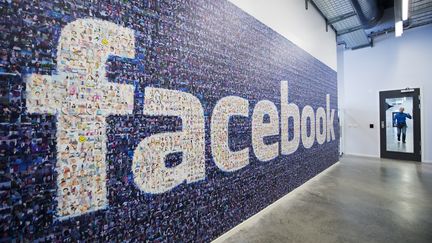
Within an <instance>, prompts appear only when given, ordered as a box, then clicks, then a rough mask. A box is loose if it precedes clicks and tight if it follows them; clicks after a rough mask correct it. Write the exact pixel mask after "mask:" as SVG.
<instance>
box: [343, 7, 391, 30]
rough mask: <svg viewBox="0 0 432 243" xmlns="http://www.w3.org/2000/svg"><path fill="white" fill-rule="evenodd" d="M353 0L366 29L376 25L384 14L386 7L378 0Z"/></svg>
mask: <svg viewBox="0 0 432 243" xmlns="http://www.w3.org/2000/svg"><path fill="white" fill-rule="evenodd" d="M351 2H352V5H353V7H354V9H355V10H356V12H357V15H358V17H359V19H360V22H361V23H362V25H363V28H365V29H369V28H372V27H374V26H375V25H376V24H377V23H378V21H379V20H380V19H381V17H382V15H383V11H384V9H382V7H381V5H380V4H379V2H378V0H351Z"/></svg>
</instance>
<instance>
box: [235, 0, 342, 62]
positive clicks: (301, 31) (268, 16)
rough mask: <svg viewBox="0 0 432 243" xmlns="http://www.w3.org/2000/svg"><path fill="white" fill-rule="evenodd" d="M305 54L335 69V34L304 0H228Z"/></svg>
mask: <svg viewBox="0 0 432 243" xmlns="http://www.w3.org/2000/svg"><path fill="white" fill-rule="evenodd" d="M229 1H230V2H232V3H233V4H235V5H237V6H238V7H239V8H241V9H242V10H243V11H245V12H247V13H248V14H250V15H252V16H253V17H255V18H256V19H258V20H259V21H261V22H262V23H264V24H265V25H267V26H269V27H270V28H272V29H273V30H275V31H276V32H278V33H279V34H281V35H283V36H284V37H285V38H287V39H288V40H290V41H291V42H293V43H294V44H296V45H297V46H299V47H300V48H302V49H304V50H305V51H307V52H308V53H309V54H311V55H312V56H314V57H315V58H317V59H318V60H320V61H321V62H323V63H324V64H326V65H327V66H329V67H331V68H332V69H334V70H336V68H337V63H336V62H337V61H336V37H335V33H334V31H333V30H331V29H330V28H329V31H328V32H326V29H325V21H324V19H323V17H321V15H320V14H319V13H318V11H317V10H316V9H315V8H314V7H313V6H311V5H309V9H308V10H306V9H305V1H304V0H229Z"/></svg>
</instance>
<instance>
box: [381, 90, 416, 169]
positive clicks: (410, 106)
mask: <svg viewBox="0 0 432 243" xmlns="http://www.w3.org/2000/svg"><path fill="white" fill-rule="evenodd" d="M420 126H421V124H420V89H403V90H391V91H381V92H380V130H381V131H380V135H381V136H380V137H381V158H391V159H401V160H412V161H421V137H420V136H421V132H420V129H421V127H420Z"/></svg>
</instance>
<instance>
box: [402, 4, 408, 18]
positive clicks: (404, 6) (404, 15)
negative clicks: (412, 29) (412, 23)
mask: <svg viewBox="0 0 432 243" xmlns="http://www.w3.org/2000/svg"><path fill="white" fill-rule="evenodd" d="M408 6H409V0H402V20H403V21H405V20H407V19H408Z"/></svg>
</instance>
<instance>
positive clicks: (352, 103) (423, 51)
mask: <svg viewBox="0 0 432 243" xmlns="http://www.w3.org/2000/svg"><path fill="white" fill-rule="evenodd" d="M343 80H344V89H343V90H344V91H343V94H344V97H343V99H344V104H343V107H344V116H345V128H344V130H345V146H344V147H345V153H346V154H357V155H366V156H373V157H379V156H380V151H379V141H380V139H379V127H378V126H379V91H383V90H396V89H403V88H406V87H410V88H420V89H421V90H420V92H421V96H422V110H421V111H422V114H421V115H422V139H423V146H422V152H423V161H425V162H432V127H431V124H432V25H427V26H423V27H419V28H415V29H412V30H407V31H405V32H404V33H403V35H402V37H400V38H395V37H394V34H393V33H391V34H388V35H387V36H383V37H380V38H379V39H378V40H376V41H375V45H374V47H373V48H364V49H360V50H355V51H345V52H344V77H343ZM369 123H373V124H375V128H373V129H370V128H369Z"/></svg>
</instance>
